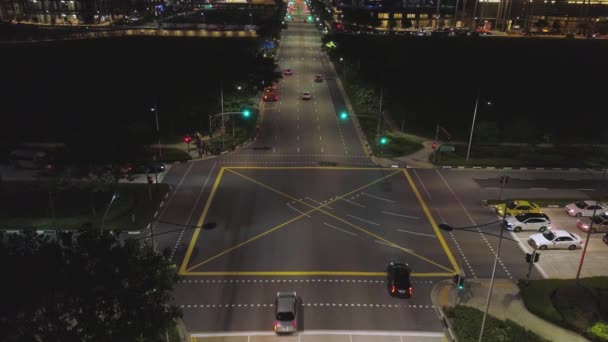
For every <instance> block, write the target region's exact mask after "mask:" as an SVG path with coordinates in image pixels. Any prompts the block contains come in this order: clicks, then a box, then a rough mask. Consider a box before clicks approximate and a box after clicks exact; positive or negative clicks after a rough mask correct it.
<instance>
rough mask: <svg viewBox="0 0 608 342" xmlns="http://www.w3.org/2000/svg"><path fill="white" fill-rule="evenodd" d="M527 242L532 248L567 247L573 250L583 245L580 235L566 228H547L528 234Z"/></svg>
mask: <svg viewBox="0 0 608 342" xmlns="http://www.w3.org/2000/svg"><path fill="white" fill-rule="evenodd" d="M528 244H529V245H530V247H532V248H534V249H543V250H544V249H548V248H553V249H565V248H567V249H570V250H574V249H577V248H581V247H582V246H583V240H582V239H581V237H580V236H578V235H576V234H573V233H570V232H568V231H567V230H547V231H545V232H544V233H539V234H533V235H530V237H529V238H528Z"/></svg>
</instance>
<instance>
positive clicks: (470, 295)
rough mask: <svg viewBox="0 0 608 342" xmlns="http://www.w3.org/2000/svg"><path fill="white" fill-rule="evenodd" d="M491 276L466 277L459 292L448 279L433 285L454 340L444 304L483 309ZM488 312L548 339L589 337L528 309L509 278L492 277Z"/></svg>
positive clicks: (437, 305) (576, 340)
mask: <svg viewBox="0 0 608 342" xmlns="http://www.w3.org/2000/svg"><path fill="white" fill-rule="evenodd" d="M489 286H490V279H471V280H467V283H466V286H465V290H464V291H463V293H461V294H459V293H458V290H457V289H456V286H455V284H454V283H453V282H452V281H451V280H444V281H441V282H439V283H437V285H435V286H434V287H433V290H432V291H431V300H432V302H433V305H434V306H435V308H436V309H437V311H438V315H439V317H440V319H441V320H442V321H444V322H445V323H446V324H445V326H446V329H447V330H448V331H447V332H446V336H447V337H449V338H450V340H455V335H454V330H453V327H452V324H451V322H449V319H448V318H447V317H446V316H445V314H444V312H443V308H444V307H452V306H455V305H466V306H471V307H474V308H477V309H479V310H481V311H484V310H485V307H486V301H487V296H488V290H489ZM488 313H489V314H490V315H492V316H494V317H496V318H498V319H501V320H505V319H507V318H508V319H510V320H512V321H514V322H516V323H517V324H519V325H521V326H523V327H525V328H526V329H528V330H531V331H533V332H535V333H537V334H538V335H540V336H541V337H543V338H546V339H548V340H550V341H568V342H579V341H580V342H583V341H588V340H587V339H585V338H584V337H582V336H581V335H578V334H576V333H574V332H572V331H570V330H567V329H564V328H562V327H559V326H557V325H555V324H553V323H550V322H548V321H545V320H544V319H542V318H540V317H538V316H536V315H534V314H532V313H530V312H529V311H528V310H527V309H526V307H525V305H524V301H523V300H522V298H521V295H520V292H519V287H518V286H517V284H516V283H515V282H514V281H512V280H506V279H495V280H494V287H493V289H492V298H491V300H490V308H489V312H488Z"/></svg>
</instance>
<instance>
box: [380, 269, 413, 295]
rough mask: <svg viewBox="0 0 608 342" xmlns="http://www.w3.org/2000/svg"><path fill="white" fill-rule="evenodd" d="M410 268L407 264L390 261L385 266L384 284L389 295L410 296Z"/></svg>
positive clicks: (411, 290)
mask: <svg viewBox="0 0 608 342" xmlns="http://www.w3.org/2000/svg"><path fill="white" fill-rule="evenodd" d="M411 274H412V269H411V268H410V266H409V265H407V264H404V263H400V262H391V263H390V264H388V266H387V267H386V279H387V281H386V284H387V289H388V293H389V295H391V296H393V297H402V298H410V297H411V296H412V292H413V289H412V283H411V281H410V275H411Z"/></svg>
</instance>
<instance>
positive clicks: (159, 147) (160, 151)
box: [150, 105, 163, 157]
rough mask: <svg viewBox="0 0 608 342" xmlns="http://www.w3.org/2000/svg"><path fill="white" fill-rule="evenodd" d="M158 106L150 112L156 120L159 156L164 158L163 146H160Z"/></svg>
mask: <svg viewBox="0 0 608 342" xmlns="http://www.w3.org/2000/svg"><path fill="white" fill-rule="evenodd" d="M157 106H158V105H156V106H154V107H152V108H150V111H151V112H153V113H154V117H155V119H156V134H158V156H159V157H162V156H163V152H162V146H161V145H160V126H159V124H158V111H157V110H156V107H157Z"/></svg>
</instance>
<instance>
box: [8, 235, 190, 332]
mask: <svg viewBox="0 0 608 342" xmlns="http://www.w3.org/2000/svg"><path fill="white" fill-rule="evenodd" d="M0 237H1V236H0ZM0 241H1V242H0V265H1V266H3V271H4V272H5V274H7V275H10V277H11V281H4V282H0V284H1V285H0V301H1V302H2V306H0V335H1V336H2V337H3V341H9V342H10V341H135V340H137V339H142V338H143V339H145V340H146V341H161V340H162V338H161V337H162V336H163V335H164V333H165V331H166V329H168V328H169V327H170V326H172V325H173V324H175V323H174V321H175V319H177V318H178V317H180V315H181V313H180V311H179V309H178V308H177V307H175V306H173V305H170V304H169V302H170V300H171V298H170V291H171V290H172V288H173V285H174V284H175V282H176V281H177V273H176V268H175V265H174V264H172V263H171V261H170V260H169V259H166V258H165V257H163V256H161V255H158V254H157V253H155V251H154V250H153V249H152V247H151V246H149V245H147V244H144V245H142V244H139V243H138V242H137V241H135V240H127V241H126V242H122V241H121V240H120V239H119V238H118V232H97V231H84V230H83V231H80V232H79V233H78V236H77V237H76V238H74V237H73V236H71V235H62V236H61V237H60V238H59V239H57V240H50V239H48V238H43V237H41V236H40V235H37V234H36V233H25V234H23V235H12V236H10V237H9V238H8V239H2V238H0ZM24 269H27V270H30V271H28V272H23V270H24Z"/></svg>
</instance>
